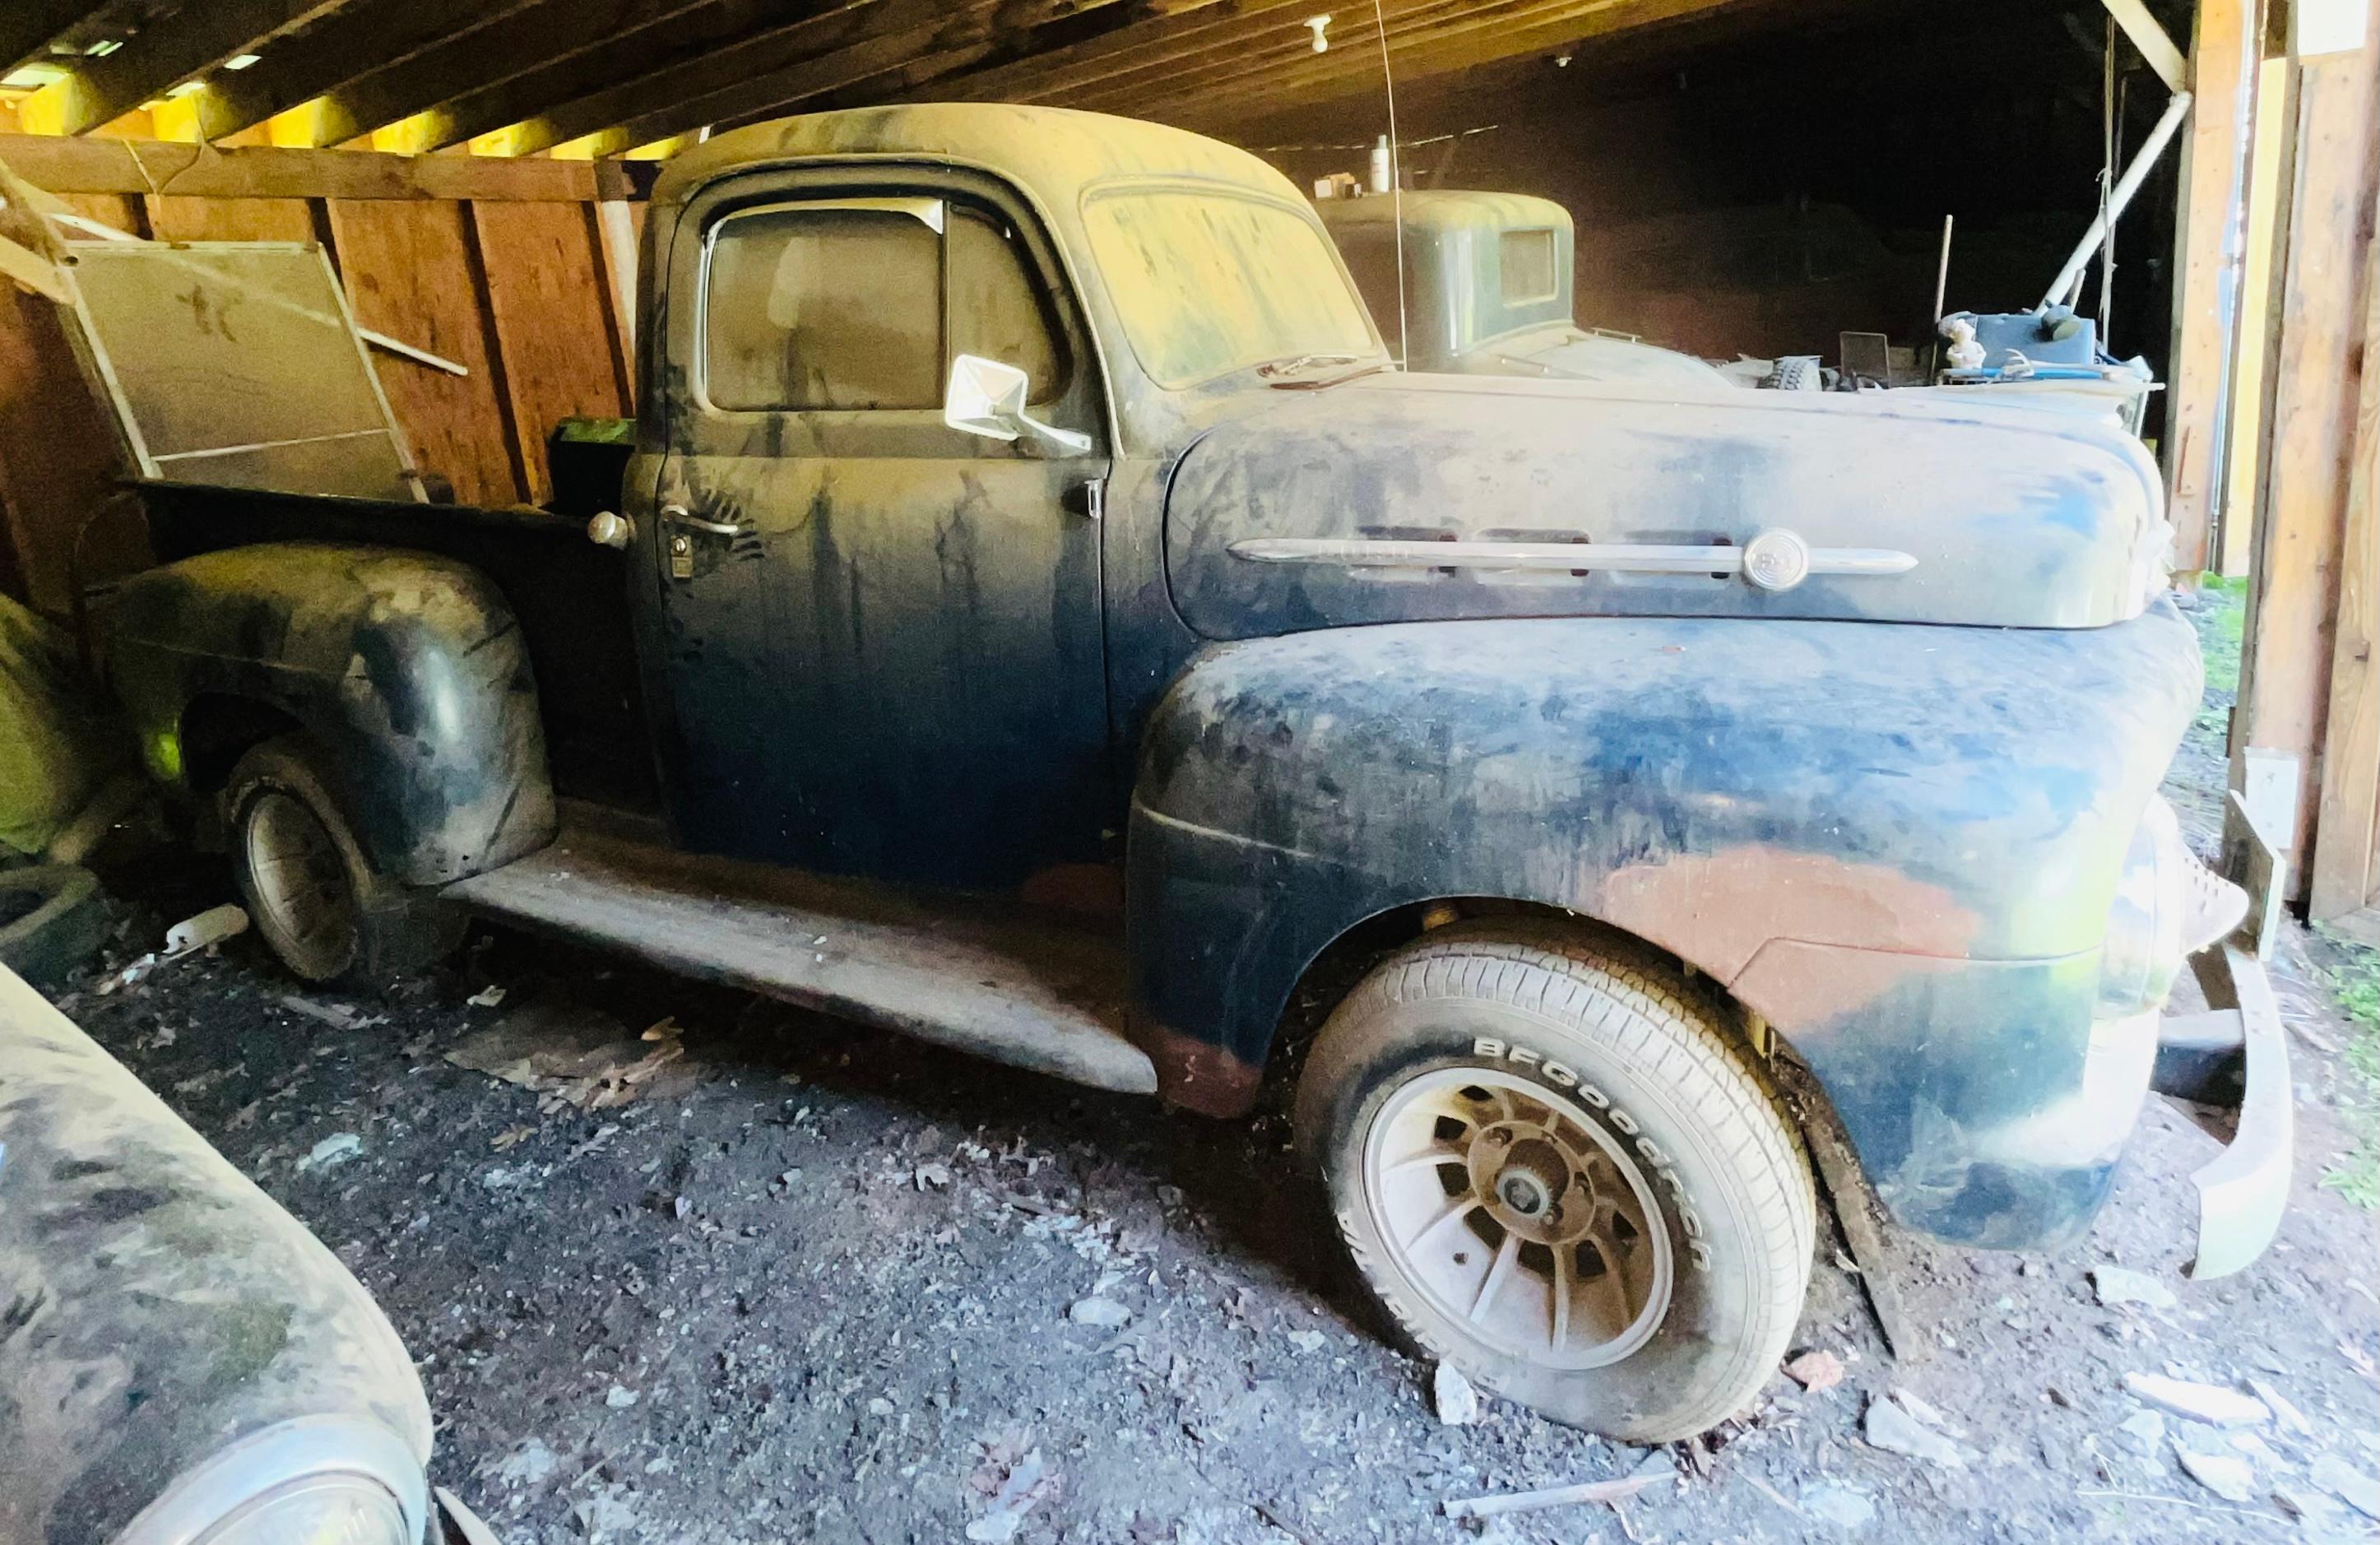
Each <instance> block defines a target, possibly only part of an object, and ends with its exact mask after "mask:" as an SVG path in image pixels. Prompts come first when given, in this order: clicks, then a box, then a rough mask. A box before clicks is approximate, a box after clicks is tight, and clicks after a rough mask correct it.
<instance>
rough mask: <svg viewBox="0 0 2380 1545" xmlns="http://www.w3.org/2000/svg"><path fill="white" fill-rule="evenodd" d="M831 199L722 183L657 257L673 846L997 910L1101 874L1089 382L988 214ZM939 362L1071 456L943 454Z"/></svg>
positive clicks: (999, 222)
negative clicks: (996, 387) (965, 897)
mask: <svg viewBox="0 0 2380 1545" xmlns="http://www.w3.org/2000/svg"><path fill="white" fill-rule="evenodd" d="M836 175H839V176H840V177H841V178H843V179H844V180H843V181H841V182H838V181H835V180H833V177H834V176H836ZM852 175H853V174H852V173H851V172H850V171H849V170H848V169H847V168H845V169H842V170H841V171H840V173H839V174H829V175H827V176H820V175H818V174H810V175H807V176H805V175H803V174H800V173H775V174H770V175H767V176H765V177H755V178H750V179H743V180H740V181H736V182H730V183H728V184H725V185H723V186H722V187H720V188H718V189H713V190H712V191H711V192H710V193H709V194H706V195H703V196H701V197H700V198H698V201H696V202H695V204H694V205H693V206H692V207H691V208H690V209H689V211H688V215H687V218H686V220H685V221H684V222H683V223H682V224H681V225H680V226H679V231H678V235H677V237H676V239H675V241H674V244H673V252H672V255H671V268H670V273H669V278H668V282H669V286H670V304H669V307H668V315H667V321H666V329H667V344H666V347H667V349H668V359H669V365H670V368H669V369H668V370H667V371H665V372H663V374H664V376H665V378H666V379H665V384H664V392H665V395H666V397H667V402H666V405H665V411H666V412H667V413H668V415H669V432H668V439H669V445H670V450H669V453H668V455H667V456H666V457H665V458H664V460H663V462H662V467H661V469H660V475H659V479H658V481H657V483H656V485H655V488H654V500H653V510H654V516H655V519H656V527H655V531H654V540H653V541H651V542H650V552H651V553H652V555H653V560H654V565H655V570H656V572H655V575H654V582H655V583H656V585H657V586H658V588H659V602H658V605H657V606H656V608H655V614H656V616H657V619H658V622H659V632H660V634H661V637H660V639H657V640H655V641H656V643H657V644H658V645H659V651H660V654H661V658H660V659H659V660H658V661H657V662H655V664H656V665H657V667H658V668H657V669H656V670H655V671H653V672H652V673H651V675H652V677H653V679H654V683H655V686H656V687H657V688H658V690H659V691H660V692H662V694H664V695H665V696H666V697H667V699H668V702H667V704H666V708H665V712H664V713H663V714H662V715H660V717H662V719H663V720H664V723H665V724H666V725H667V728H665V729H664V730H663V731H662V736H661V740H662V761H663V776H664V781H665V784H666V788H667V795H668V798H669V802H670V805H671V814H672V819H673V821H674V828H675V830H676V833H677V834H678V837H679V839H680V840H681V841H682V842H683V843H684V844H685V845H687V846H689V847H691V848H694V849H697V850H699V851H709V852H721V853H727V854H732V855H735V856H738V857H743V858H759V859H766V860H771V861H773V862H778V863H783V864H789V865H795V866H798V867H801V868H805V869H810V870H821V871H826V872H832V873H839V874H850V875H862V876H869V877H874V878H880V879H885V880H893V881H900V882H910V883H916V884H926V885H939V886H952V887H960V888H967V889H989V890H1000V889H1007V888H1011V887H1015V886H1019V885H1024V884H1026V883H1027V882H1029V881H1031V880H1033V879H1034V878H1035V877H1036V876H1039V875H1045V874H1049V873H1050V872H1051V871H1056V872H1058V873H1061V874H1062V873H1064V872H1066V871H1067V870H1071V869H1072V867H1073V866H1076V865H1081V864H1086V863H1095V862H1098V861H1099V860H1100V859H1101V858H1102V857H1103V846H1104V844H1103V839H1102V830H1103V828H1106V827H1108V826H1110V825H1111V824H1113V819H1112V815H1111V809H1110V800H1111V794H1112V790H1111V787H1110V781H1111V780H1110V776H1109V773H1108V770H1107V754H1106V752H1107V701H1106V690H1107V689H1106V673H1105V670H1104V665H1103V661H1102V649H1103V638H1104V630H1103V627H1102V626H1101V619H1100V590H1099V536H1100V532H1099V524H1098V518H1097V517H1098V514H1099V497H1100V491H1101V488H1102V487H1103V481H1104V479H1105V477H1106V473H1107V469H1108V449H1109V447H1108V436H1107V425H1106V422H1105V416H1104V414H1103V413H1102V412H1101V411H1100V408H1099V405H1100V401H1101V396H1100V385H1099V376H1098V371H1097V368H1096V359H1095V356H1094V354H1093V352H1092V349H1091V347H1090V343H1089V338H1088V335H1087V332H1086V331H1085V329H1084V328H1083V326H1082V324H1081V322H1080V320H1079V317H1080V313H1079V311H1078V310H1076V309H1075V306H1074V304H1073V302H1072V299H1071V298H1070V297H1069V296H1068V294H1067V292H1066V290H1065V288H1064V286H1063V282H1062V274H1063V270H1062V267H1061V265H1059V264H1058V263H1057V262H1055V261H1054V258H1055V254H1054V252H1053V251H1052V250H1051V249H1050V247H1049V245H1048V243H1047V240H1046V238H1045V237H1043V235H1042V234H1041V233H1040V231H1039V229H1038V225H1037V224H1036V223H1034V222H1032V221H1031V220H1030V219H1029V218H1028V217H1027V216H1026V214H1025V213H1024V211H1023V210H1022V209H1021V208H1020V207H1019V206H1018V205H1017V204H1016V202H1015V201H1014V195H1013V194H1010V193H1008V192H1007V191H1006V190H1005V189H1003V188H1002V187H1001V186H1000V185H998V184H996V183H993V182H991V181H990V179H985V180H984V181H983V182H981V183H980V184H978V183H974V182H961V183H958V184H956V185H954V184H953V181H952V180H951V177H950V175H949V174H947V173H941V174H935V173H928V172H925V171H923V170H920V171H918V172H916V173H913V174H903V173H900V172H898V171H894V170H891V169H887V170H884V171H871V172H870V173H869V174H868V182H867V183H866V184H865V185H863V186H858V187H853V186H850V184H849V182H848V179H849V178H850V177H851V176H852ZM689 302H690V303H689ZM959 354H975V355H981V356H986V357H990V358H992V359H1000V360H1002V361H1005V362H1006V363H1009V364H1012V365H1015V366H1018V367H1020V368H1022V369H1024V370H1025V371H1026V372H1027V373H1028V374H1029V376H1030V377H1031V380H1032V391H1031V396H1032V399H1033V402H1034V403H1035V404H1036V407H1035V408H1034V411H1035V415H1036V416H1037V417H1039V418H1041V419H1043V420H1045V421H1048V422H1051V423H1054V424H1057V425H1059V426H1061V427H1062V428H1066V429H1072V430H1075V431H1078V432H1081V433H1083V434H1085V435H1087V436H1089V437H1090V444H1091V449H1090V451H1089V452H1088V453H1087V454H1084V455H1081V456H1073V455H1061V456H1049V455H1041V454H1037V449H1036V447H1034V446H1032V445H1028V444H1023V443H1019V444H1002V443H1001V442H998V441H994V440H987V439H984V438H981V437H978V436H975V435H970V434H966V433H965V432H960V431H957V430H953V429H951V428H949V427H948V426H946V425H945V424H944V423H943V422H942V419H941V401H942V394H943V387H944V383H945V382H946V380H947V379H948V375H949V371H950V361H951V359H953V357H954V356H956V355H959Z"/></svg>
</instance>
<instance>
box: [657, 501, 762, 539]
mask: <svg viewBox="0 0 2380 1545" xmlns="http://www.w3.org/2000/svg"><path fill="white" fill-rule="evenodd" d="M662 519H663V520H666V521H668V522H669V523H670V524H671V525H673V526H685V527H687V528H689V529H693V530H697V531H709V532H710V534H711V535H712V536H715V537H740V536H742V535H743V534H744V528H743V527H741V526H738V525H735V524H734V523H732V522H730V521H725V520H704V519H701V518H700V517H697V516H696V515H695V513H694V512H693V511H692V510H690V509H687V508H686V506H685V505H662Z"/></svg>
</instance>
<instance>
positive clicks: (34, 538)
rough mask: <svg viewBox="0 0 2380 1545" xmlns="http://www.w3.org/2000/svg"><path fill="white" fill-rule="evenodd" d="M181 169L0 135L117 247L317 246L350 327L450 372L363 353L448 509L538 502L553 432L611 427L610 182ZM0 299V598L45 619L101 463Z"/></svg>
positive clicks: (252, 160) (350, 166) (475, 171)
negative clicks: (351, 316)
mask: <svg viewBox="0 0 2380 1545" xmlns="http://www.w3.org/2000/svg"><path fill="white" fill-rule="evenodd" d="M128 151H129V152H130V158H129V159H127V155H126V152H128ZM194 153H195V152H194V147H190V146H185V145H163V144H147V143H143V144H138V145H130V146H128V145H125V144H122V143H116V144H113V145H102V144H100V143H98V142H95V141H74V140H35V139H31V138H30V137H16V136H6V135H0V158H5V159H6V160H7V161H8V162H9V164H11V165H12V166H15V167H17V168H18V170H19V171H20V172H22V173H23V174H24V175H25V176H27V177H28V178H29V180H31V181H33V182H34V183H36V184H37V185H40V186H43V187H46V188H48V189H51V190H52V191H54V192H57V193H59V194H60V195H61V196H63V197H65V198H66V199H67V201H68V202H70V203H71V204H73V205H74V207H75V209H76V211H77V212H78V213H81V214H84V215H86V216H88V217H90V218H91V219H94V220H97V221H100V222H102V223H103V224H105V225H112V226H114V227H115V228H117V229H119V230H123V231H127V232H129V233H130V234H132V235H135V236H140V237H150V238H153V239H159V240H179V241H319V242H321V243H322V244H323V245H324V246H325V247H326V248H327V249H328V250H329V252H330V255H331V261H332V263H333V266H334V267H335V268H336V269H337V270H338V272H339V275H340V277H341V279H342V281H343V282H344V283H345V285H346V289H347V294H348V299H349V302H350V304H351V305H352V306H353V308H354V310H355V312H356V319H357V321H358V322H359V323H361V324H362V325H363V326H365V327H369V328H372V329H375V330H377V331H379V332H382V333H385V334H387V335H390V336H392V337H395V338H398V339H401V340H403V341H404V342H407V343H408V344H412V345H414V346H416V347H420V348H424V349H427V350H429V351H430V352H431V353H432V354H436V355H440V356H442V357H443V358H445V359H451V360H454V361H455V363H457V364H460V365H462V366H464V367H465V369H466V370H467V371H468V374H467V375H462V376H455V375H452V374H448V373H446V372H444V371H439V370H436V369H434V368H432V367H431V366H427V365H423V364H420V363H419V362H417V361H415V360H411V359H405V358H403V357H402V356H399V355H395V354H391V353H387V352H385V351H383V350H378V349H375V350H373V351H372V360H373V363H374V365H375V367H376V368H377V369H378V371H379V372H380V377H381V382H382V384H383V386H384V387H385V388H386V390H387V393H388V397H389V402H390V405H391V407H392V408H393V409H394V410H395V414H396V418H397V421H398V424H399V425H400V427H401V428H402V429H403V430H404V432H405V434H406V438H407V441H408V443H409V444H411V445H412V447H413V450H414V456H415V457H416V459H417V461H419V464H420V466H421V467H422V468H423V470H424V471H427V472H434V473H437V474H439V475H441V476H443V477H444V478H445V479H446V480H447V481H449V482H451V483H452V484H453V486H454V489H455V497H456V498H457V499H459V500H461V501H463V502H465V503H468V504H478V505H505V504H511V503H515V502H518V501H526V502H529V503H535V502H537V501H539V500H540V499H543V498H545V497H546V496H547V495H548V494H549V493H550V492H551V489H550V485H549V482H548V480H547V475H546V467H545V449H544V441H545V435H546V433H547V432H548V431H549V430H550V429H551V428H552V427H553V423H554V422H555V420H559V419H563V418H566V417H569V416H572V415H582V414H583V415H594V416H603V417H613V416H619V415H623V414H625V413H627V412H629V411H631V406H632V400H633V371H632V370H631V368H630V356H631V345H630V343H629V340H630V339H631V338H632V337H633V327H632V325H631V319H630V318H629V317H627V316H626V315H625V314H624V313H623V311H622V309H621V308H622V307H623V306H624V305H633V303H634V291H633V286H632V285H630V286H628V287H627V288H625V290H624V288H623V286H622V284H621V279H622V272H621V267H620V265H621V264H622V263H624V262H625V264H627V273H628V274H633V271H634V262H635V254H634V250H633V246H632V245H630V246H624V245H623V243H622V241H621V236H622V234H623V233H628V234H629V236H630V238H631V240H632V239H633V233H634V231H635V230H636V228H637V225H638V223H639V217H640V216H641V214H642V208H641V205H640V204H634V203H632V202H631V199H632V197H633V195H634V194H635V193H636V192H637V189H635V188H634V186H633V185H630V184H628V183H627V182H626V181H625V178H623V177H620V176H617V175H599V174H608V173H610V169H609V168H593V167H590V166H589V165H588V164H585V163H577V164H569V163H560V162H551V161H548V162H534V163H529V162H512V163H495V162H489V161H483V160H480V159H477V158H469V157H457V156H426V157H418V158H412V157H400V156H385V155H375V154H364V153H358V152H340V151H307V152H290V151H268V152H255V151H234V152H222V153H212V152H210V153H209V154H207V155H205V156H204V157H203V158H201V159H200V160H198V161H196V162H193V161H192V160H191V157H192V156H193V154H194ZM103 157H108V158H112V159H103ZM431 163H436V164H435V165H432V164H431ZM152 187H154V188H163V189H168V190H166V191H151V190H149V189H151V188H152ZM183 189H196V191H184V190H183ZM0 290H5V291H6V294H0V503H5V504H6V527H5V531H6V538H7V541H6V542H5V543H0V548H5V551H0V586H5V587H6V588H7V589H8V590H11V591H12V592H13V593H15V594H17V595H18V596H19V597H21V598H23V599H25V600H28V601H29V602H30V603H31V604H33V605H34V606H36V607H37V608H39V609H41V610H42V611H44V612H48V613H51V614H64V613H65V612H66V611H67V608H68V605H69V598H70V595H71V581H70V579H69V575H68V558H69V554H70V552H71V550H72V547H73V543H74V541H75V540H76V534H77V533H78V532H79V531H80V530H81V529H82V528H83V525H84V523H85V522H86V520H88V519H89V518H90V517H91V513H92V511H93V510H94V509H95V508H96V507H97V506H98V505H99V504H100V503H101V502H102V501H103V499H104V498H105V497H106V496H107V494H108V493H110V492H111V485H112V481H113V479H114V478H115V476H116V475H117V472H118V470H119V467H118V463H117V461H116V458H115V449H114V444H113V440H112V438H111V437H110V435H109V434H108V432H107V429H106V420H104V419H103V418H102V417H101V416H100V415H99V414H98V413H97V411H96V410H95V409H94V408H93V407H92V406H91V402H90V400H89V397H88V395H87V394H86V392H85V390H84V387H83V380H82V376H81V374H80V373H79V371H78V370H77V369H76V367H75V365H74V362H73V359H72V356H71V354H70V352H69V351H68V348H67V343H66V337H65V335H64V333H63V332H62V331H61V330H60V328H59V327H58V324H57V319H56V317H55V314H54V313H53V311H52V310H51V308H50V307H49V304H48V302H46V301H42V300H40V299H38V298H34V297H30V296H27V295H24V294H22V293H21V292H18V291H17V290H15V289H14V288H13V287H12V286H0ZM119 545H120V544H119ZM116 561H117V564H118V566H120V565H121V562H122V561H125V560H123V559H121V558H120V557H119V558H118V560H116Z"/></svg>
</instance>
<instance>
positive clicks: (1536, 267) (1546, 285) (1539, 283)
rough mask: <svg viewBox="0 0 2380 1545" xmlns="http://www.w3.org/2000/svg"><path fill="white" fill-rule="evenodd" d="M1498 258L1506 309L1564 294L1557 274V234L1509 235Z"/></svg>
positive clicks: (1535, 232) (1502, 239) (1529, 232)
mask: <svg viewBox="0 0 2380 1545" xmlns="http://www.w3.org/2000/svg"><path fill="white" fill-rule="evenodd" d="M1497 257H1498V259H1499V262H1498V263H1497V267H1498V269H1499V271H1500V273H1499V277H1500V278H1501V280H1502V281H1503V285H1504V304H1505V305H1507V306H1510V305H1512V304H1514V303H1515V302H1518V301H1523V300H1550V299H1552V298H1554V297H1555V296H1556V295H1558V294H1560V290H1561V282H1560V276H1559V275H1557V274H1555V273H1554V233H1553V232H1551V231H1544V230H1539V231H1506V232H1505V233H1504V234H1503V236H1502V237H1500V239H1499V242H1498V245H1497Z"/></svg>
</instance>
